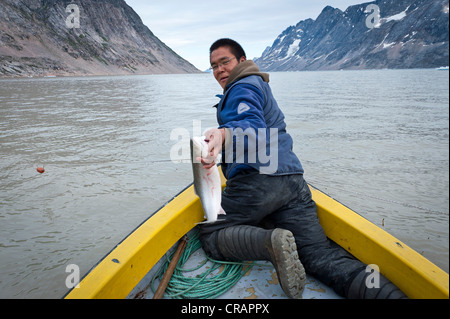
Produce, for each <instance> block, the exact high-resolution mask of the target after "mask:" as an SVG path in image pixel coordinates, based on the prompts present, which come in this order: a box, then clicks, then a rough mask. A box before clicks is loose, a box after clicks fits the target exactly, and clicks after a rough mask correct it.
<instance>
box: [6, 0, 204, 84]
mask: <svg viewBox="0 0 450 319" xmlns="http://www.w3.org/2000/svg"><path fill="white" fill-rule="evenodd" d="M0 8H1V10H0V76H45V75H116V74H152V73H193V72H200V71H199V70H197V69H196V68H195V67H194V66H193V65H192V64H190V63H189V62H187V61H186V60H184V59H183V58H181V57H180V56H179V55H177V54H176V53H175V52H174V51H172V50H171V49H170V48H169V47H168V46H166V45H165V44H164V43H163V42H161V41H160V40H159V39H158V38H157V37H156V36H155V35H154V34H153V33H152V32H151V31H150V30H149V29H148V28H147V27H146V26H145V25H144V24H143V23H142V20H141V18H140V17H139V16H138V15H137V14H136V12H134V10H133V9H132V8H131V7H130V6H128V5H127V4H126V3H125V1H124V0H75V1H64V0H0Z"/></svg>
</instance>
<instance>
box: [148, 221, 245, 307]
mask: <svg viewBox="0 0 450 319" xmlns="http://www.w3.org/2000/svg"><path fill="white" fill-rule="evenodd" d="M201 247H202V244H201V242H200V239H199V231H198V229H196V230H195V231H194V232H193V233H192V235H191V236H190V238H189V239H188V242H187V245H186V248H185V249H184V251H183V253H182V255H181V258H180V260H179V261H178V264H177V267H176V268H175V271H174V273H173V275H172V278H171V279H170V281H169V284H168V285H167V288H166V292H165V294H166V295H167V296H168V297H170V298H173V299H184V298H186V299H212V298H217V297H219V296H220V295H222V294H224V293H225V292H227V291H228V290H229V289H231V288H232V287H233V286H234V285H235V284H236V283H237V282H238V281H239V280H240V279H241V278H242V277H243V276H244V275H245V274H246V273H247V271H249V270H250V269H251V268H252V267H253V266H254V263H253V262H250V263H242V262H223V261H217V260H213V259H211V258H209V257H208V256H206V255H205V260H203V261H202V262H201V263H200V265H199V266H197V267H195V268H192V269H184V265H185V263H186V262H187V261H188V260H189V257H190V256H191V255H192V254H193V253H195V252H196V251H197V250H199V249H200V248H201ZM174 254H175V251H173V252H172V253H171V254H170V256H168V257H167V258H166V260H165V262H164V263H163V264H162V266H161V267H160V268H159V269H158V271H157V272H156V274H155V275H154V276H153V278H152V281H151V289H152V290H153V292H155V291H156V289H155V288H154V283H155V281H156V280H161V279H162V277H163V276H164V273H165V272H166V270H167V268H168V266H169V263H170V261H171V260H172V257H173V255H174ZM208 262H209V263H208ZM202 267H203V268H205V270H204V271H203V272H202V273H200V274H198V275H196V276H195V277H193V276H187V274H189V273H192V272H194V271H196V270H200V269H201V268H202ZM219 268H222V269H219ZM216 270H218V271H217V272H215V271H216Z"/></svg>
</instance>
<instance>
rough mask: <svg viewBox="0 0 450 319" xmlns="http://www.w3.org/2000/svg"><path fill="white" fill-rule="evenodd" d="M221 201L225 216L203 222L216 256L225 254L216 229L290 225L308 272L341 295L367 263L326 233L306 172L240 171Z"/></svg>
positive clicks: (205, 242)
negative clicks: (221, 251) (213, 221)
mask: <svg viewBox="0 0 450 319" xmlns="http://www.w3.org/2000/svg"><path fill="white" fill-rule="evenodd" d="M222 207H223V209H224V210H225V212H226V215H225V216H223V215H221V216H220V217H219V219H224V221H218V222H216V223H213V224H204V225H201V227H200V235H201V236H200V239H201V241H202V243H203V248H204V250H205V252H206V253H207V254H208V255H210V256H211V258H213V259H216V260H224V259H225V258H224V257H225V256H222V254H221V253H220V251H219V249H218V243H217V240H218V239H217V238H218V237H217V231H219V230H220V229H223V228H227V227H233V226H238V225H251V226H259V227H263V228H266V229H274V228H283V229H287V230H289V231H291V232H292V233H293V234H294V237H295V241H296V244H297V249H298V255H299V258H300V261H301V262H302V264H303V266H304V267H305V270H306V272H307V273H308V274H310V275H312V276H314V277H315V278H317V279H319V280H320V281H322V282H324V283H325V284H327V285H328V286H330V287H332V288H333V289H334V290H335V291H336V292H337V293H338V294H340V295H341V296H346V292H347V289H348V286H349V285H350V283H351V281H352V280H353V278H354V277H355V276H356V275H357V274H358V273H360V272H361V271H363V270H365V268H366V265H364V264H363V263H361V262H360V261H359V260H357V259H356V258H354V257H353V256H352V255H350V254H349V253H347V252H346V251H345V250H344V249H342V248H341V247H339V246H338V245H336V244H335V243H334V242H331V241H330V240H328V238H327V237H326V236H325V233H324V231H323V229H322V226H321V225H320V224H319V219H318V217H317V207H316V204H315V202H314V201H313V200H312V198H311V191H310V189H309V187H308V185H307V183H306V182H305V180H304V179H303V175H284V176H269V175H263V174H259V172H257V171H254V172H250V173H242V174H239V175H237V176H235V177H233V178H231V179H230V180H228V181H227V184H226V188H225V189H224V191H223V193H222Z"/></svg>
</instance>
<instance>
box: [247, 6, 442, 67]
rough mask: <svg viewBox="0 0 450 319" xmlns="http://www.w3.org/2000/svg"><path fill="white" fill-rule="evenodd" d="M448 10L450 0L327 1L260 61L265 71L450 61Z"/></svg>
mask: <svg viewBox="0 0 450 319" xmlns="http://www.w3.org/2000/svg"><path fill="white" fill-rule="evenodd" d="M448 12H449V2H448V0H377V1H373V2H370V3H364V4H360V5H354V6H350V7H348V8H347V10H346V11H345V12H342V11H341V10H339V9H335V8H333V7H330V6H328V7H326V8H325V9H323V11H322V13H321V14H320V15H319V16H318V17H317V19H316V20H312V19H308V20H304V21H300V22H299V23H298V24H297V25H295V26H291V27H289V28H287V29H286V30H284V31H283V32H282V33H281V34H280V35H279V36H278V37H277V39H276V40H275V41H274V43H273V45H272V46H271V47H268V48H267V49H266V50H265V51H264V52H263V54H262V56H261V57H260V58H258V59H255V62H256V63H257V64H258V65H259V66H260V68H261V69H262V70H265V71H299V70H338V69H379V68H393V69H395V68H434V67H439V66H447V65H448V64H449V16H448V14H449V13H448Z"/></svg>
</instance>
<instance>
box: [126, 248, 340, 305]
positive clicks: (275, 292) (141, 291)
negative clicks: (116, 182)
mask: <svg viewBox="0 0 450 319" xmlns="http://www.w3.org/2000/svg"><path fill="white" fill-rule="evenodd" d="M176 246H177V245H175V246H174V247H172V248H171V250H173V249H175V248H176ZM165 258H166V257H165V256H163V257H162V258H161V259H160V260H159V261H158V263H157V264H156V265H155V266H154V267H153V268H152V269H151V270H150V271H149V272H148V273H147V275H146V276H145V277H144V278H143V279H142V280H141V281H140V282H139V284H138V285H137V286H136V287H135V288H134V289H133V291H131V293H130V294H129V295H128V297H127V299H152V298H153V294H154V293H153V291H152V289H151V287H150V282H151V280H152V278H153V276H154V274H155V272H156V271H158V269H159V268H160V267H161V265H162V263H163V262H164V260H165ZM204 260H205V252H204V251H203V249H199V250H197V251H196V252H194V253H193V254H192V255H191V256H190V257H189V260H188V261H187V262H186V264H185V266H184V269H192V268H195V267H197V266H199V265H200V264H201V263H202V262H204ZM255 263H256V265H254V266H253V267H252V268H251V269H249V270H248V271H247V272H246V273H245V275H244V276H243V277H242V278H241V279H240V280H239V282H238V283H237V284H236V285H234V286H233V287H232V288H231V289H230V290H228V291H227V292H225V293H224V294H222V295H221V296H219V297H218V299H286V298H287V296H286V295H285V294H284V292H283V290H282V289H281V286H280V284H279V282H278V278H277V275H276V271H275V268H274V267H273V266H272V264H271V263H270V262H266V261H256V262H255ZM209 265H210V263H209V262H208V263H207V264H206V265H204V266H203V267H202V268H200V269H199V270H197V271H193V272H191V273H189V277H195V276H196V275H198V274H200V273H202V272H204V271H205V269H207V267H209ZM219 271H221V269H220V268H219V269H218V270H216V271H215V272H213V274H216V273H218V272H219ZM185 275H186V276H187V274H185ZM158 284H159V281H155V283H154V289H156V288H158ZM164 298H165V299H166V298H167V295H165V296H164ZM303 299H342V297H340V296H339V295H337V294H336V293H335V292H334V290H333V289H331V288H330V287H328V286H326V285H324V284H323V283H322V282H320V281H319V280H317V279H315V278H313V277H311V276H307V278H306V287H305V290H304V292H303Z"/></svg>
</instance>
